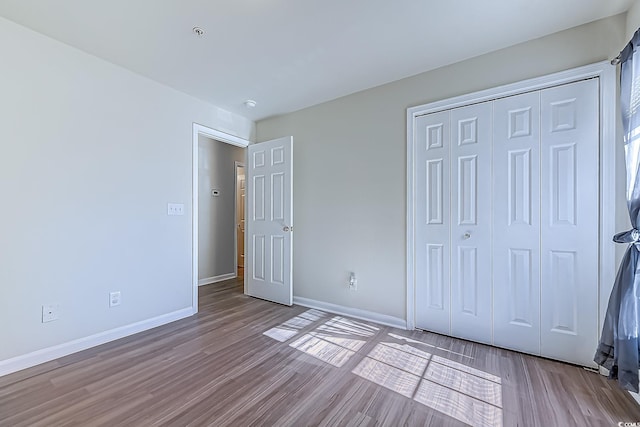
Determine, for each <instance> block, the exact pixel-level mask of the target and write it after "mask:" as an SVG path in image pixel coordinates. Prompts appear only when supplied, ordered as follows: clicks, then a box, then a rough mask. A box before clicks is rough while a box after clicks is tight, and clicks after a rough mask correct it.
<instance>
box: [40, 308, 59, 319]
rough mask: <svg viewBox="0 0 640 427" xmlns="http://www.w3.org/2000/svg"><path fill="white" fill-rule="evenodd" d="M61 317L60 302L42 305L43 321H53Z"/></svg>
mask: <svg viewBox="0 0 640 427" xmlns="http://www.w3.org/2000/svg"><path fill="white" fill-rule="evenodd" d="M59 318H60V304H45V305H43V306H42V323H47V322H53V321H54V320H58V319H59Z"/></svg>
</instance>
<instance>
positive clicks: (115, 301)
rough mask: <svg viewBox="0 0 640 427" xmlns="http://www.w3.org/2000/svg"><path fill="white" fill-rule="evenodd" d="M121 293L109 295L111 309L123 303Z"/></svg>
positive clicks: (116, 292)
mask: <svg viewBox="0 0 640 427" xmlns="http://www.w3.org/2000/svg"><path fill="white" fill-rule="evenodd" d="M121 302H122V301H121V294H120V291H115V292H111V293H110V294H109V307H115V306H117V305H120V303H121Z"/></svg>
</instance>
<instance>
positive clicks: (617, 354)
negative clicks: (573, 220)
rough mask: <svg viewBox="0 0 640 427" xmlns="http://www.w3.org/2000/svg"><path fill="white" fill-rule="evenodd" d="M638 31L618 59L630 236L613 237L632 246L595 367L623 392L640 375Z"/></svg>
mask: <svg viewBox="0 0 640 427" xmlns="http://www.w3.org/2000/svg"><path fill="white" fill-rule="evenodd" d="M639 46H640V30H638V31H636V33H635V34H634V35H633V38H632V39H631V41H630V42H629V44H628V45H627V46H626V47H625V48H624V50H623V51H622V52H621V53H620V60H621V69H620V107H621V110H622V124H623V131H624V149H625V161H626V167H627V206H628V208H629V217H630V219H631V226H632V227H633V228H632V229H631V230H629V231H625V232H623V233H618V234H616V235H615V236H614V237H613V240H614V241H615V242H617V243H626V244H628V245H629V247H628V248H627V251H626V252H625V254H624V258H623V259H622V263H621V264H620V268H619V270H618V274H617V276H616V280H615V283H614V285H613V290H612V292H611V296H610V297H609V305H608V307H607V314H606V317H605V319H604V325H603V328H602V336H601V337H600V343H599V344H598V349H597V351H596V355H595V357H594V359H593V360H594V361H595V362H596V363H597V364H598V365H601V366H604V367H605V368H607V369H608V370H609V377H610V378H612V379H617V380H618V383H619V384H620V387H622V388H624V389H626V390H631V391H635V392H636V393H637V392H638V369H640V364H639V361H640V358H639V354H640V339H639V336H638V335H639V328H640V324H639V323H640V317H639V315H640V304H639V300H638V298H640V264H639V263H638V261H639V260H640V252H639V251H640V231H639V230H640V174H639V173H638V166H639V165H640V111H639V107H640V50H638V47H639Z"/></svg>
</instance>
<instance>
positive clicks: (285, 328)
mask: <svg viewBox="0 0 640 427" xmlns="http://www.w3.org/2000/svg"><path fill="white" fill-rule="evenodd" d="M323 317H326V313H324V312H322V311H320V310H315V309H311V310H307V311H305V312H304V313H300V314H299V315H297V316H296V317H293V318H291V319H289V320H287V321H286V322H284V323H281V324H280V325H278V326H276V327H273V328H271V329H269V330H268V331H265V332H263V333H262V334H263V335H266V336H268V337H269V338H273V339H274V340H276V341H280V342H285V341H287V340H289V339H291V338H293V337H295V336H296V335H297V334H298V332H299V331H300V330H301V329H304V328H306V327H307V326H309V325H311V324H312V323H313V322H317V321H318V320H321V319H322V318H323Z"/></svg>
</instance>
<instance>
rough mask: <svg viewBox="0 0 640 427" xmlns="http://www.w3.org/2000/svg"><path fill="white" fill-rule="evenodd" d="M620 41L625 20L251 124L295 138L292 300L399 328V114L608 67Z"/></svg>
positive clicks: (402, 208)
mask: <svg viewBox="0 0 640 427" xmlns="http://www.w3.org/2000/svg"><path fill="white" fill-rule="evenodd" d="M624 38H625V15H624V14H623V15H618V16H615V17H611V18H608V19H604V20H601V21H596V22H593V23H590V24H587V25H583V26H580V27H576V28H573V29H570V30H567V31H563V32H560V33H556V34H553V35H550V36H547V37H544V38H541V39H538V40H533V41H530V42H527V43H523V44H520V45H517V46H514V47H511V48H507V49H503V50H500V51H496V52H493V53H489V54H486V55H482V56H479V57H476V58H472V59H469V60H466V61H463V62H460V63H456V64H453V65H450V66H447V67H443V68H440V69H437V70H433V71H430V72H426V73H423V74H419V75H417V76H414V77H410V78H407V79H403V80H399V81H397V82H393V83H390V84H387V85H383V86H380V87H377V88H373V89H370V90H366V91H363V92H359V93H356V94H353V95H350V96H346V97H343V98H340V99H337V100H334V101H331V102H327V103H324V104H321V105H317V106H314V107H310V108H307V109H304V110H301V111H298V112H295V113H292V114H288V115H285V116H281V117H276V118H272V119H267V120H263V121H260V122H258V123H257V137H258V140H259V141H264V140H268V139H271V138H275V137H279V136H284V135H293V137H294V182H295V185H294V217H295V229H296V234H295V238H294V295H295V296H297V297H304V298H310V299H314V300H319V301H323V302H328V303H333V304H339V305H343V306H348V307H352V308H358V309H363V310H369V311H374V312H377V313H381V314H385V315H389V316H393V317H397V318H405V311H406V310H405V305H406V286H405V280H406V273H405V271H406V254H405V240H406V239H405V234H406V231H405V230H406V220H405V216H406V109H407V107H411V106H415V105H420V104H425V103H428V102H432V101H437V100H441V99H446V98H449V97H452V96H456V95H462V94H465V93H470V92H474V91H478V90H482V89H487V88H491V87H495V86H499V85H503V84H507V83H513V82H516V81H520V80H523V79H527V78H532V77H537V76H542V75H546V74H550V73H553V72H557V71H561V70H566V69H570V68H574V67H577V66H581V65H586V64H589V63H594V62H598V61H601V60H605V59H608V58H612V57H614V56H615V55H617V53H618V50H619V49H620V48H621V47H622V45H623V43H625V40H624ZM349 271H355V272H356V274H357V275H358V291H356V292H350V291H348V290H347V281H348V272H349Z"/></svg>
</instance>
